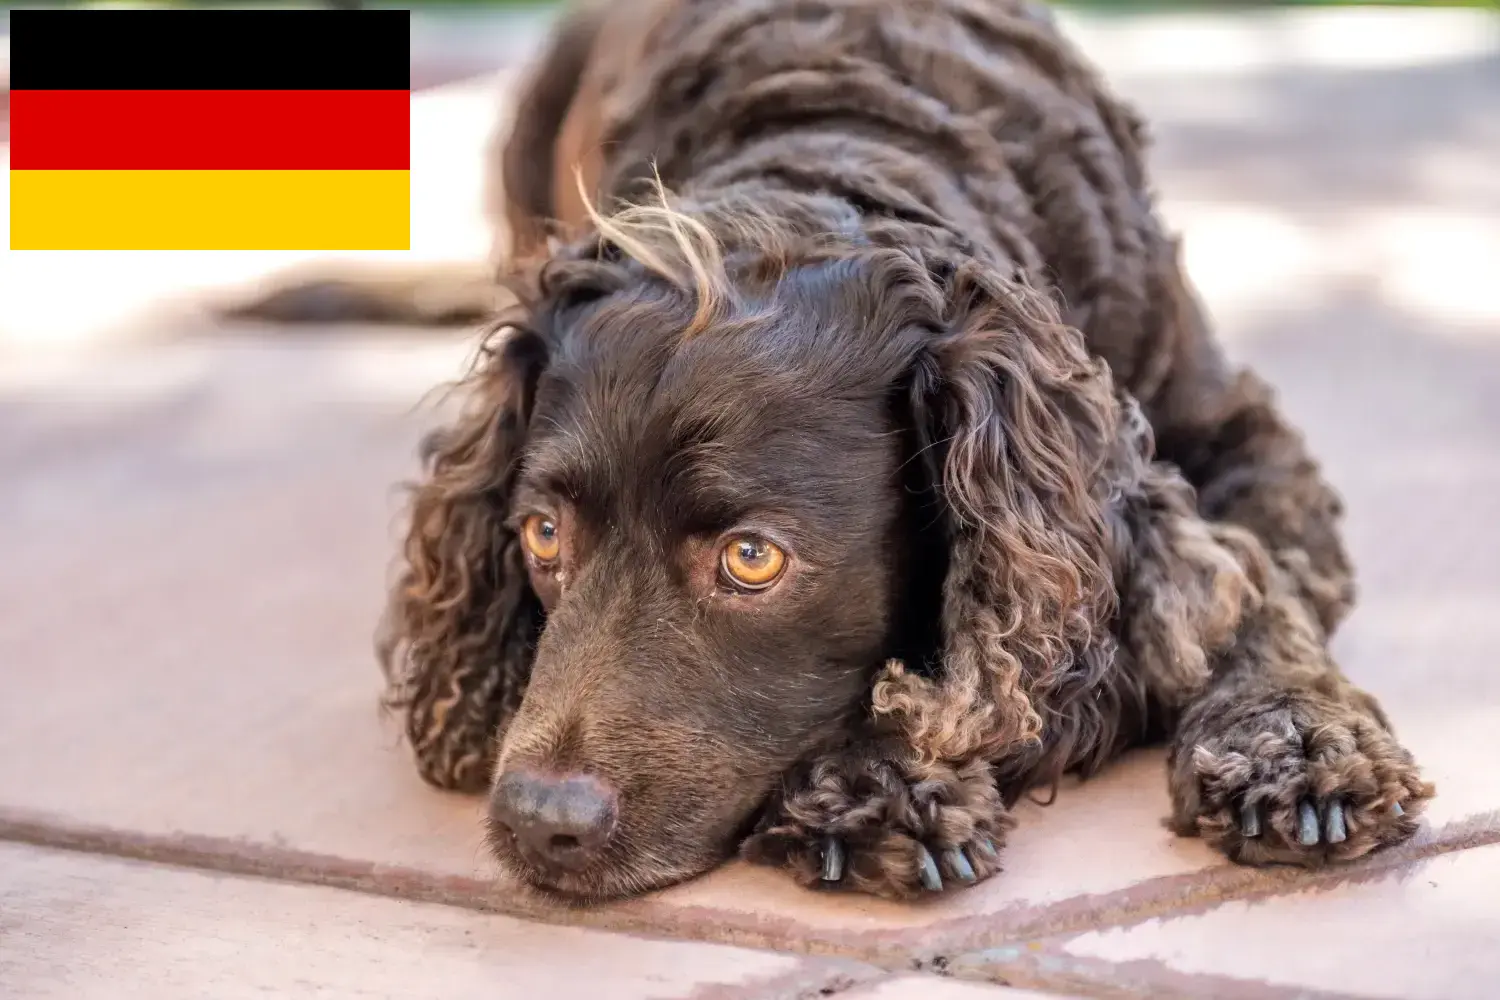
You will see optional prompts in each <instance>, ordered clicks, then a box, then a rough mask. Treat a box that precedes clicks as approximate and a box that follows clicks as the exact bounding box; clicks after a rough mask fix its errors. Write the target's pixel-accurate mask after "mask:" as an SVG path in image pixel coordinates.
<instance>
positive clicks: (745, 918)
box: [0, 807, 1500, 995]
mask: <svg viewBox="0 0 1500 1000" xmlns="http://www.w3.org/2000/svg"><path fill="white" fill-rule="evenodd" d="M1419 836H1420V838H1421V839H1419V840H1415V841H1412V842H1409V843H1407V844H1404V845H1401V846H1400V847H1396V848H1392V849H1388V850H1387V851H1384V852H1382V853H1380V854H1377V855H1374V856H1372V857H1371V858H1369V859H1368V860H1366V861H1363V862H1359V863H1356V864H1353V865H1348V866H1343V867H1340V868H1337V869H1328V870H1325V871H1321V872H1304V871H1300V870H1290V871H1288V870H1274V869H1252V868H1240V867H1237V866H1230V865H1225V866H1220V867H1217V868H1210V869H1205V870H1203V871H1201V872H1196V873H1191V874H1186V875H1172V876H1164V877H1160V878H1155V879H1148V880H1146V881H1145V882H1141V883H1137V884H1136V885H1133V886H1130V887H1128V888H1125V889H1120V890H1116V891H1113V892H1108V893H1100V894H1097V895H1092V896H1075V897H1072V898H1071V899H1067V900H1063V901H1061V902H1058V903H1053V904H1050V905H1043V906H1034V905H1024V904H1018V905H1015V906H1012V907H1009V908H1007V909H1004V910H1000V911H998V912H995V913H992V914H985V915H983V916H982V917H976V916H975V915H973V914H971V915H969V916H966V917H961V918H951V919H948V920H944V921H939V922H937V923H934V924H929V925H926V926H920V927H912V928H903V929H890V930H878V931H863V932H858V931H852V932H851V931H839V930H830V929H814V928H810V927H808V926H807V925H806V924H803V923H801V922H799V921H797V920H796V919H795V918H792V917H784V916H780V915H771V914H762V915H757V914H746V913H730V912H725V911H722V910H717V909H714V908H712V907H708V906H692V907H687V906H671V905H663V904H660V903H657V902H655V901H654V900H652V899H650V898H646V899H639V900H631V901H627V902H623V903H614V904H608V905H605V906H600V907H595V908H591V909H574V908H561V907H557V906H554V905H550V904H547V903H544V902H541V901H538V900H535V899H532V898H529V897H526V896H524V895H522V894H520V893H518V892H516V891H515V890H514V889H513V888H509V887H507V891H504V892H497V891H496V885H495V884H494V883H492V882H490V881H489V880H486V879H481V878H473V877H465V876H458V875H438V874H433V873H431V872H425V871H420V870H416V869H411V868H405V867H401V866H395V865H385V864H380V863H376V862H370V861H353V860H349V859H346V858H340V857H337V856H333V855H326V854H316V853H313V852H308V851H298V850H294V849H289V848H281V847H274V846H267V845H264V844H258V843H254V842H251V841H246V840H237V839H231V838H224V837H205V836H198V835H187V834H182V835H167V836H160V835H152V834H143V833H139V832H134V831H126V830H116V829H111V828H108V827H102V826H94V825H87V824H79V823H77V822H74V821H72V820H68V819H64V818H60V817H55V816H45V815H38V814H35V813H29V812H24V811H18V810H11V809H6V808H4V807H0V840H6V841H15V842H20V843H26V844H31V845H34V846H38V847H46V848H56V849H64V850H72V851H78V852H81V853H86V854H95V855H103V856H112V857H118V858H128V859H134V860H139V861H148V862H155V863H159V864H165V865H172V866H177V867H184V868H196V869H202V870H208V871H215V872H222V873H225V874H232V875H243V876H250V877H257V878H265V879H270V880H275V881H280V882H292V883H301V884H307V885H321V886H330V887H334V888H342V889H350V890H354V891H358V892H364V893H368V894H372V895H378V896H386V897H390V898H395V899H404V900H410V901H416V902H428V903H439V904H445V905H450V906H458V907H462V908H466V909H470V910H476V911H480V912H491V913H499V914H504V915H507V916H512V917H519V918H523V919H528V920H535V921H537V922H541V923H549V924H563V925H570V926H582V927H590V928H595V929H599V930H607V931H616V932H624V933H632V934H641V935H647V936H652V937H658V938H674V939H680V940H696V941H703V942H709V943H715V944H729V945H738V946H741V947H749V948H760V949H765V950H774V951H782V952H791V953H797V954H804V955H812V956H829V957H838V958H849V959H856V960H859V961H864V962H868V963H871V964H874V965H878V966H882V967H884V968H886V969H889V970H891V971H918V972H928V973H937V974H939V975H945V974H951V972H952V971H953V970H955V969H956V968H959V967H962V968H964V969H967V970H970V975H984V976H985V977H986V978H991V977H992V976H998V975H1004V974H1005V972H1006V970H1007V969H1008V968H1009V966H1007V964H1006V963H1007V962H1009V963H1015V962H1017V961H1020V960H1022V959H1025V961H1028V962H1029V961H1031V959H1030V958H1029V957H1027V955H1026V954H1025V953H1026V952H1034V951H1036V950H1037V949H1042V950H1043V951H1044V952H1048V953H1053V954H1055V952H1049V949H1054V948H1055V947H1056V946H1057V945H1060V944H1062V943H1064V942H1066V941H1067V940H1069V939H1071V938H1073V937H1076V936H1078V935H1080V934H1083V933H1087V932H1089V931H1094V930H1106V929H1117V928H1123V927H1130V926H1133V925H1135V924H1139V923H1143V922H1145V921H1147V920H1152V919H1160V918H1165V919H1171V918H1176V917H1181V916H1186V915H1190V914H1195V913H1201V912H1205V911H1207V910H1211V909H1213V908H1214V907H1216V906H1218V905H1220V904H1222V903H1225V902H1232V901H1243V900H1255V899H1265V898H1270V897H1274V896H1280V895H1287V894H1290V893H1294V892H1302V891H1324V890H1328V889H1333V888H1337V887H1339V886H1343V885H1350V884H1359V883H1362V882H1367V881H1372V880H1374V879H1378V878H1383V877H1387V876H1389V875H1390V874H1391V873H1393V872H1398V871H1401V870H1404V869H1408V868H1411V867H1413V866H1415V865H1417V864H1419V863H1421V862H1423V861H1426V860H1429V859H1431V858H1434V857H1438V856H1441V855H1444V854H1449V853H1453V852H1457V851H1462V850H1466V849H1468V848H1472V847H1481V846H1487V845H1490V844H1495V843H1500V813H1486V814H1481V815H1478V816H1473V817H1469V818H1467V819H1464V820H1459V821H1455V822H1451V823H1448V824H1445V825H1444V826H1443V827H1441V828H1438V829H1436V830H1431V831H1428V832H1426V835H1425V836H1423V835H1419ZM976 923H978V924H980V926H979V927H978V928H977V929H976V928H975V925H976ZM1076 964H1077V963H1076V962H1075V963H1074V965H1076ZM986 970H989V971H986ZM993 981H998V980H993ZM1041 987H1042V983H1041V981H1038V984H1037V986H1036V987H1033V988H1041ZM1050 988H1052V989H1059V990H1062V991H1064V992H1066V991H1069V990H1076V987H1075V986H1073V985H1071V979H1066V978H1064V979H1060V980H1058V981H1057V982H1056V983H1055V984H1053V985H1052V986H1051V987H1050ZM1099 995H1106V994H1099Z"/></svg>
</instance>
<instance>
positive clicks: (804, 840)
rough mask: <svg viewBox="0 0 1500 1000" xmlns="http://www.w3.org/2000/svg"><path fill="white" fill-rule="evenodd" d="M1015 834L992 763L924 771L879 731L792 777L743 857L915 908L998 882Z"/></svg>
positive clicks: (806, 881)
mask: <svg viewBox="0 0 1500 1000" xmlns="http://www.w3.org/2000/svg"><path fill="white" fill-rule="evenodd" d="M1012 826H1014V820H1012V819H1011V817H1010V814H1009V812H1007V810H1006V808H1005V806H1004V804H1003V803H1002V802H1001V799H1000V793H999V791H998V790H997V788H996V785H995V777H994V773H993V771H992V769H991V768H990V766H989V765H988V764H987V763H985V762H984V761H982V760H974V761H971V762H969V763H966V764H963V765H959V766H954V765H949V764H945V763H929V762H923V761H921V760H920V759H919V757H918V755H917V753H916V752H915V751H914V750H913V749H912V748H911V747H909V746H906V745H904V744H903V741H902V740H901V739H900V737H898V736H894V735H888V734H882V733H880V732H878V731H877V730H876V729H874V728H873V726H871V727H867V728H864V729H859V728H856V729H855V734H854V735H851V736H849V737H847V738H846V739H845V740H843V741H842V742H840V743H839V744H837V745H836V746H833V747H830V748H828V749H827V750H825V751H824V752H822V753H819V754H816V755H814V756H812V757H810V758H809V759H808V760H806V761H803V762H802V763H801V764H799V765H798V766H796V767H794V768H792V769H791V770H790V771H789V772H788V773H787V775H786V776H785V777H784V779H783V782H782V787H781V788H780V789H779V790H778V792H777V793H776V794H775V795H773V796H772V798H771V801H770V802H769V803H768V805H767V806H766V808H765V810H764V812H763V813H762V815H761V818H760V821H759V823H758V825H757V827H756V829H755V832H754V833H753V834H752V835H751V836H750V837H749V838H748V839H747V840H746V841H745V844H744V846H743V848H742V854H743V855H744V856H745V857H746V858H747V859H749V860H750V861H753V862H756V863H758V864H765V865H772V866H777V867H781V868H783V869H784V870H786V871H787V872H788V873H790V874H791V875H792V877H793V878H794V879H796V880H797V881H798V882H799V883H801V884H803V885H806V886H822V887H825V888H836V889H852V890H856V891H860V892H867V893H872V894H874V895H878V896H884V897H887V898H890V899H910V898H913V897H915V896H918V895H921V894H923V893H931V892H939V891H942V890H943V889H946V888H951V887H958V886H963V885H970V884H973V883H976V882H980V881H983V880H984V879H987V878H989V877H990V876H991V875H994V874H995V873H996V872H998V871H999V870H1000V847H1001V845H1002V844H1003V843H1004V839H1005V835H1006V833H1007V832H1008V831H1009V830H1010V829H1011V827H1012Z"/></svg>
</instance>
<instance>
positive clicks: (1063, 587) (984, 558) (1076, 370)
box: [874, 261, 1119, 761]
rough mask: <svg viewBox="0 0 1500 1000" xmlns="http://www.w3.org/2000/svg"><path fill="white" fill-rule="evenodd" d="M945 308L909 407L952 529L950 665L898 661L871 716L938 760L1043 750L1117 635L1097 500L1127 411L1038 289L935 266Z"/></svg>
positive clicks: (993, 274)
mask: <svg viewBox="0 0 1500 1000" xmlns="http://www.w3.org/2000/svg"><path fill="white" fill-rule="evenodd" d="M928 266H929V268H930V269H931V271H932V273H933V276H934V280H935V281H936V282H937V284H938V285H939V287H940V288H941V290H942V296H943V301H944V313H945V314H944V315H943V317H942V318H941V321H940V322H939V323H938V324H937V326H938V331H937V332H936V333H935V334H934V335H933V337H932V338H931V339H930V341H929V342H928V343H927V344H926V345H925V346H924V347H923V348H922V350H921V353H920V354H919V356H918V359H917V361H916V364H915V369H914V371H913V377H912V380H911V383H910V392H911V401H910V404H909V407H910V412H911V414H912V419H913V421H914V422H915V423H916V425H917V432H918V444H919V445H920V446H921V448H922V452H923V453H924V456H925V457H926V461H927V462H928V463H929V468H930V469H931V472H930V475H931V477H932V478H933V480H935V485H936V487H937V490H938V493H939V495H940V500H941V504H942V507H943V509H944V510H945V516H946V521H947V533H948V544H949V562H948V570H947V577H946V580H945V582H944V590H943V611H942V632H943V650H942V662H941V666H940V667H939V669H938V670H937V671H936V675H935V676H933V677H930V678H929V677H925V676H919V675H918V674H916V673H911V672H907V671H905V670H904V669H902V668H901V667H900V666H899V665H893V666H891V667H888V668H887V670H886V672H885V673H884V674H883V675H882V677H881V678H880V679H879V680H878V681H877V683H876V686H875V691H874V708H875V711H876V712H877V713H878V714H880V715H883V716H885V717H887V718H888V719H891V720H892V721H894V722H896V723H897V724H898V725H899V726H900V728H901V730H902V731H903V733H904V734H905V736H906V737H907V738H908V739H909V741H910V743H911V745H912V746H913V747H914V748H915V749H916V750H917V752H918V753H919V754H921V755H922V756H923V757H924V758H927V759H930V760H948V761H952V760H963V759H968V758H972V757H975V756H981V755H982V756H984V757H986V758H987V759H994V758H995V757H997V756H999V755H1000V754H1001V753H1003V752H1006V751H1012V752H1013V751H1014V750H1015V749H1016V748H1017V747H1018V745H1023V744H1027V743H1033V744H1034V743H1035V741H1036V738H1037V737H1038V736H1039V734H1040V732H1041V729H1042V726H1043V721H1044V720H1043V719H1042V717H1041V714H1040V711H1041V710H1039V709H1038V708H1037V707H1036V706H1037V705H1038V704H1040V703H1041V702H1042V699H1040V698H1038V695H1040V694H1041V693H1042V689H1044V688H1045V687H1047V686H1049V685H1055V684H1057V683H1059V682H1060V681H1061V679H1062V678H1063V677H1064V676H1066V675H1067V674H1068V673H1069V672H1072V671H1076V670H1077V669H1079V667H1080V666H1081V664H1080V663H1079V660H1080V658H1081V657H1088V656H1091V655H1097V654H1095V653H1093V652H1092V651H1095V650H1097V649H1098V648H1099V644H1100V643H1101V642H1108V638H1107V637H1108V625H1109V619H1110V617H1111V615H1112V613H1113V603H1112V602H1113V593H1114V588H1113V580H1112V573H1111V566H1110V558H1109V547H1108V538H1107V531H1108V528H1107V519H1106V516H1105V509H1104V504H1105V502H1106V500H1107V498H1105V497H1103V496H1101V495H1100V494H1101V492H1103V488H1102V487H1101V485H1100V484H1101V482H1103V480H1104V477H1103V476H1102V475H1101V473H1103V472H1104V471H1105V464H1106V463H1107V462H1108V460H1109V457H1110V453H1111V448H1112V445H1113V444H1114V442H1115V440H1116V431H1117V424H1118V412H1119V411H1118V405H1117V402H1116V399H1115V396H1114V390H1113V386H1112V383H1111V380H1110V377H1109V373H1108V370H1107V368H1106V367H1105V366H1104V365H1103V364H1102V363H1101V362H1099V361H1097V360H1096V359H1093V358H1091V357H1090V356H1089V354H1088V351H1087V349H1086V347H1085V344H1084V341H1083V336H1082V334H1080V333H1079V332H1078V331H1077V330H1074V329H1072V328H1070V327H1068V326H1066V325H1064V324H1063V323H1062V322H1061V321H1060V320H1059V318H1058V316H1057V312H1056V310H1055V309H1054V308H1053V306H1052V305H1051V303H1050V302H1048V301H1047V300H1046V299H1045V298H1044V297H1043V296H1042V295H1040V294H1039V293H1037V292H1036V291H1034V290H1032V289H1031V288H1030V287H1028V286H1026V285H1025V284H1023V283H1019V282H1016V281H1012V280H1011V279H1009V278H1007V277H1006V276H1003V275H1001V274H1000V273H998V272H997V271H995V270H994V269H993V268H990V267H988V266H986V265H982V264H980V263H977V262H974V261H963V262H960V263H957V264H953V265H946V266H936V267H935V266H933V265H932V264H930V263H929V265H928Z"/></svg>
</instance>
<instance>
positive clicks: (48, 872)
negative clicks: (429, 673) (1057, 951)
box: [0, 844, 879, 1000]
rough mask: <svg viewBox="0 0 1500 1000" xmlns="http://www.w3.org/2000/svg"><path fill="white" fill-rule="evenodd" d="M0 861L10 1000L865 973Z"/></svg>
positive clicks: (90, 865)
mask: <svg viewBox="0 0 1500 1000" xmlns="http://www.w3.org/2000/svg"><path fill="white" fill-rule="evenodd" d="M0 872H3V873H4V877H3V878H0V995H4V996H6V997H9V998H13V1000H49V998H57V1000H95V998H97V1000H127V998H135V997H140V998H142V1000H179V998H180V1000H201V998H203V997H214V998H215V1000H237V998H240V997H245V998H250V997H266V996H276V997H306V996H333V997H368V998H371V1000H376V998H382V997H390V998H400V1000H421V998H426V997H431V998H433V1000H439V998H441V1000H464V998H469V997H472V998H475V1000H479V998H483V1000H503V998H508V997H509V998H516V1000H530V998H534V997H547V998H548V1000H554V998H555V1000H594V998H596V997H600V996H606V997H609V998H610V1000H616V998H618V1000H669V998H679V997H680V998H704V1000H707V998H709V997H719V998H724V1000H733V998H738V997H744V998H746V1000H749V998H775V997H790V996H799V995H800V996H805V995H816V994H817V991H818V990H820V989H837V988H842V987H844V986H846V985H848V984H849V983H851V982H859V981H860V980H861V979H863V978H866V977H871V976H875V975H878V974H879V973H877V972H876V971H875V970H874V969H870V968H868V967H864V966H859V965H856V964H854V963H849V962H838V961H829V960H814V959H804V958H800V957H797V956H791V955H778V954H773V953H770V952H763V951H749V950H746V949H742V948H731V947H727V946H724V945H709V944H691V943H683V942H665V941H654V940H649V939H645V938H638V937H628V936H624V935H617V934H605V933H602V932H598V931H589V930H582V929H579V928H573V927H554V926H543V925H537V924H530V923H526V922H524V921H520V920H515V919H512V918H509V917H503V916H497V915H489V914H480V913H475V912H471V911H468V910H462V909H456V908H452V907H445V906H437V905H430V904H420V903H409V902H398V901H394V900H389V899H379V898H376V897H371V896H365V895H362V894H359V893H351V892H343V891H340V890H337V889H323V888H314V887H308V886H292V885H284V884H278V883H274V882H266V881H261V880H257V879H242V878H228V877H222V876H214V875H208V874H204V873H199V872H189V871H181V870H177V869H171V868H165V867H158V866H155V865H149V864H142V863H137V862H129V861H117V860H108V859H100V858H96V857H91V856H88V855H81V854H72V853H67V852H50V851H41V850H36V849H32V848H26V847H18V846H14V845H3V844H0Z"/></svg>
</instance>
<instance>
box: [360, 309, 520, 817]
mask: <svg viewBox="0 0 1500 1000" xmlns="http://www.w3.org/2000/svg"><path fill="white" fill-rule="evenodd" d="M546 358H547V348H546V344H545V342H544V341H543V339H542V338H541V337H540V336H539V335H537V334H536V333H534V332H531V331H530V330H528V329H526V328H524V327H522V326H517V325H510V324H508V323H507V324H502V325H500V326H498V327H497V328H496V330H495V332H494V333H493V334H492V335H491V337H490V338H489V339H488V340H487V341H486V343H485V344H484V346H483V347H482V349H481V351H480V353H479V355H478V358H477V359H476V363H475V366H474V369H473V371H472V372H471V374H470V375H469V376H468V378H467V379H466V380H465V381H464V382H463V383H461V384H460V386H459V389H460V391H461V392H462V393H463V394H464V403H465V406H464V409H463V412H462V413H461V414H460V416H459V417H458V418H457V419H456V420H455V421H454V422H453V423H452V424H450V425H449V426H447V427H445V428H442V429H440V430H438V431H435V432H433V433H432V434H430V435H429V436H428V437H427V439H426V440H424V442H423V444H422V452H423V465H424V478H423V480H422V481H421V482H420V483H418V484H417V485H416V487H415V489H414V491H413V494H412V498H411V503H410V514H411V517H410V524H409V527H408V529H407V535H406V541H405V546H404V550H403V558H402V565H401V568H400V572H399V574H398V577H397V579H396V581H395V583H394V585H393V587H392V589H391V592H390V597H389V602H388V604H387V608H386V613H385V618H384V620H383V621H382V623H381V634H380V637H379V639H378V642H377V653H378V655H379V658H380V661H381V666H382V669H383V670H384V671H385V675H386V682H387V693H386V703H387V705H388V706H390V707H392V708H394V709H396V710H398V711H400V712H403V713H404V714H405V720H404V721H405V729H406V735H407V738H408V739H409V741H410V743H411V746H412V749H413V751H414V753H415V755H416V759H417V766H418V770H419V771H420V772H421V774H422V777H423V778H425V779H426V780H427V781H428V782H430V783H432V784H434V785H437V786H439V787H442V788H455V789H461V790H465V791H478V790H481V789H483V788H485V787H486V786H487V785H488V784H489V780H490V768H491V765H492V762H493V758H494V754H495V749H496V745H497V740H496V736H497V733H498V731H499V729H500V726H501V725H502V724H503V722H504V721H505V720H506V719H508V718H509V717H510V716H511V715H513V714H514V713H515V710H516V709H517V708H518V707H519V705H520V701H521V697H522V695H523V694H524V692H525V685H526V682H527V680H528V679H529V677H530V674H531V661H532V657H533V654H534V650H535V644H536V639H537V637H538V636H539V635H540V632H541V627H542V622H543V612H542V607H541V603H540V601H539V600H538V598H537V596H536V594H535V593H534V592H533V591H532V589H531V584H530V579H529V577H528V575H527V572H526V567H525V564H524V562H523V559H522V554H521V549H520V543H519V540H518V539H517V538H516V535H515V533H514V532H513V531H511V530H510V529H509V528H508V527H506V525H505V519H506V517H507V515H508V514H509V509H508V508H509V502H510V494H511V490H512V487H513V484H514V482H515V478H516V474H517V471H518V465H519V459H520V456H521V452H522V449H523V448H524V446H525V441H526V429H527V424H528V422H529V419H530V414H531V406H532V399H533V396H534V393H535V390H536V385H537V379H538V377H539V376H540V373H541V371H542V369H543V367H544V366H545V364H546Z"/></svg>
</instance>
